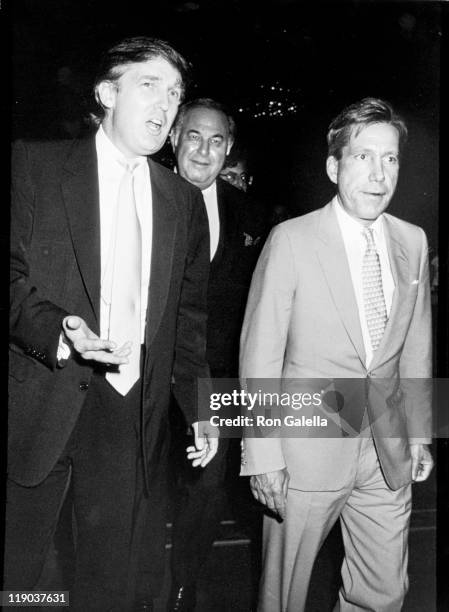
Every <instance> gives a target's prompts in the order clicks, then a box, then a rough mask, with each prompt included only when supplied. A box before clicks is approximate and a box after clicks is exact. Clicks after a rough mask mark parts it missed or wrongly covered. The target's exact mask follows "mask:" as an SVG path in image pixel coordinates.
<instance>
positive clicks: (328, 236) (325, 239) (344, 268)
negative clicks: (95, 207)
mask: <svg viewBox="0 0 449 612" xmlns="http://www.w3.org/2000/svg"><path fill="white" fill-rule="evenodd" d="M317 237H318V241H317V255H318V259H319V261H320V264H321V267H322V269H323V273H324V276H325V278H326V282H327V284H328V286H329V289H330V292H331V294H332V299H333V301H334V303H335V307H336V309H337V311H338V313H339V315H340V317H341V320H342V322H343V325H344V327H345V329H346V332H347V334H348V336H349V339H350V340H351V342H352V344H353V346H354V348H355V350H356V351H357V354H358V357H359V359H360V361H361V362H362V365H363V366H364V367H365V361H366V354H365V348H364V345H363V336H362V330H361V327H360V319H359V312H358V308H357V301H356V297H355V293H354V288H353V286H352V279H351V272H350V269H349V264H348V259H347V256H346V250H345V246H344V242H343V237H342V235H341V232H340V228H339V226H338V221H337V218H336V216H335V213H334V212H333V210H332V208H331V205H330V204H328V205H327V206H325V207H324V208H323V209H322V210H321V215H320V219H319V225H318V232H317Z"/></svg>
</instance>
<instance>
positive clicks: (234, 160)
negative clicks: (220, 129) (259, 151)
mask: <svg viewBox="0 0 449 612" xmlns="http://www.w3.org/2000/svg"><path fill="white" fill-rule="evenodd" d="M248 157H249V156H248V151H247V149H246V147H244V146H243V145H241V144H240V143H239V142H237V143H234V145H233V147H232V149H231V151H230V153H229V155H227V156H226V161H225V167H226V168H234V167H235V166H236V165H237V164H238V163H239V162H240V163H242V164H245V165H246V166H247V167H248V166H249V161H248Z"/></svg>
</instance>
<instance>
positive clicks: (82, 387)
mask: <svg viewBox="0 0 449 612" xmlns="http://www.w3.org/2000/svg"><path fill="white" fill-rule="evenodd" d="M88 388H89V383H88V382H86V381H85V380H82V381H81V382H80V391H87V390H88Z"/></svg>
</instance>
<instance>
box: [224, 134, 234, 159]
mask: <svg viewBox="0 0 449 612" xmlns="http://www.w3.org/2000/svg"><path fill="white" fill-rule="evenodd" d="M233 144H234V141H233V139H232V138H230V139H229V140H228V145H227V147H226V155H229V153H230V152H231V149H232V145H233Z"/></svg>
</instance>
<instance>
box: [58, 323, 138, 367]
mask: <svg viewBox="0 0 449 612" xmlns="http://www.w3.org/2000/svg"><path fill="white" fill-rule="evenodd" d="M62 328H63V330H64V333H65V336H66V338H67V340H68V341H69V342H70V344H71V346H72V347H73V348H74V349H75V351H76V352H77V353H78V354H79V355H80V356H81V357H82V358H83V359H86V360H92V361H99V362H100V363H106V364H114V365H120V364H122V363H128V355H129V354H130V353H131V342H125V344H124V345H123V346H121V347H120V348H118V349H116V344H115V342H111V341H110V340H101V338H99V337H98V336H97V334H94V332H93V331H91V330H90V329H89V328H88V327H87V325H86V322H85V321H84V320H83V319H82V318H81V317H76V316H73V315H71V316H69V317H65V319H64V320H63V322H62Z"/></svg>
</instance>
